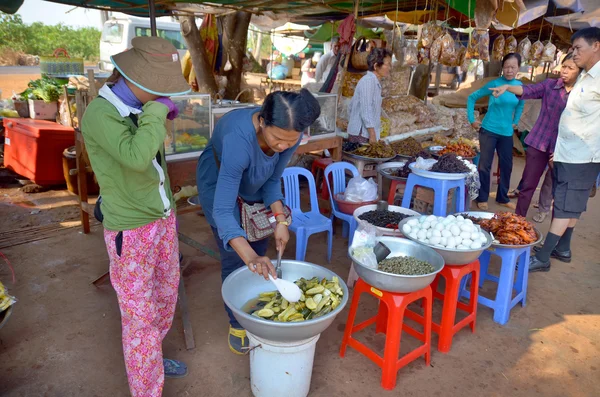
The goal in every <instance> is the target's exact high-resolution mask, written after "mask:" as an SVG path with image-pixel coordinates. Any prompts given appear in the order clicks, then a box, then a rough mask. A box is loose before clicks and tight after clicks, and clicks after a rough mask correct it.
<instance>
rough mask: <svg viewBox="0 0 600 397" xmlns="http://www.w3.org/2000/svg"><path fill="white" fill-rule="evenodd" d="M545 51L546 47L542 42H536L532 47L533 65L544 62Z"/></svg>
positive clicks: (531, 58)
mask: <svg viewBox="0 0 600 397" xmlns="http://www.w3.org/2000/svg"><path fill="white" fill-rule="evenodd" d="M543 51H544V45H543V44H542V42H541V41H539V40H538V41H536V42H535V43H533V44H532V45H531V56H530V61H531V64H532V65H535V66H537V65H539V64H540V62H541V61H542V52H543Z"/></svg>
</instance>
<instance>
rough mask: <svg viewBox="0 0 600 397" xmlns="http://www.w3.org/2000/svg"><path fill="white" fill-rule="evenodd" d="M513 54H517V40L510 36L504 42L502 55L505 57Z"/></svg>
mask: <svg viewBox="0 0 600 397" xmlns="http://www.w3.org/2000/svg"><path fill="white" fill-rule="evenodd" d="M514 52H517V39H515V36H512V35H511V36H510V37H508V38H507V39H506V41H505V44H504V55H506V54H512V53H514Z"/></svg>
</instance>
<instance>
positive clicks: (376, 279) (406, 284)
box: [348, 237, 444, 293]
mask: <svg viewBox="0 0 600 397" xmlns="http://www.w3.org/2000/svg"><path fill="white" fill-rule="evenodd" d="M379 241H381V242H382V243H383V244H385V245H386V247H388V248H389V249H390V251H391V253H390V254H389V255H388V258H393V257H395V256H412V257H415V258H417V259H419V260H422V261H425V262H428V263H430V264H431V265H432V266H433V268H434V269H435V270H434V271H433V273H429V274H424V275H421V276H404V275H400V274H391V273H386V272H382V271H381V270H377V269H372V268H370V267H367V266H365V265H363V264H362V263H361V262H360V261H359V260H358V259H356V258H355V257H354V255H353V253H352V251H353V249H352V248H349V249H348V255H349V256H350V257H351V258H352V261H353V262H354V264H355V266H354V270H356V273H357V274H358V275H359V276H360V278H362V279H363V280H365V282H367V283H368V284H369V285H372V286H373V287H375V288H378V289H381V290H384V291H389V292H401V293H407V292H413V291H418V290H420V289H423V288H425V287H427V286H428V285H429V284H431V283H432V282H433V279H434V278H435V275H436V274H437V273H439V272H440V270H442V268H443V267H444V258H442V256H441V255H440V254H438V253H437V252H435V251H434V250H433V249H431V248H429V247H426V246H424V245H421V244H417V243H415V242H413V241H410V240H407V239H404V238H398V237H381V238H380V239H379Z"/></svg>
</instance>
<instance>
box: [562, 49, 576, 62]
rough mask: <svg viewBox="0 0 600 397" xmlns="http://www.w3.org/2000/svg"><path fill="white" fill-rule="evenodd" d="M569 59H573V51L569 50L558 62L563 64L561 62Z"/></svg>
mask: <svg viewBox="0 0 600 397" xmlns="http://www.w3.org/2000/svg"><path fill="white" fill-rule="evenodd" d="M569 59H573V51H571V52H569V53H568V54H567V55H565V57H564V58H563V59H562V61H561V62H560V63H561V64H563V63H565V61H568V60H569Z"/></svg>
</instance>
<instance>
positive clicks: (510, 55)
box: [502, 52, 521, 67]
mask: <svg viewBox="0 0 600 397" xmlns="http://www.w3.org/2000/svg"><path fill="white" fill-rule="evenodd" d="M511 58H514V59H516V60H517V63H518V64H519V67H521V54H517V53H516V52H511V53H509V54H506V55H504V58H502V67H504V63H505V62H506V61H508V60H509V59H511Z"/></svg>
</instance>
